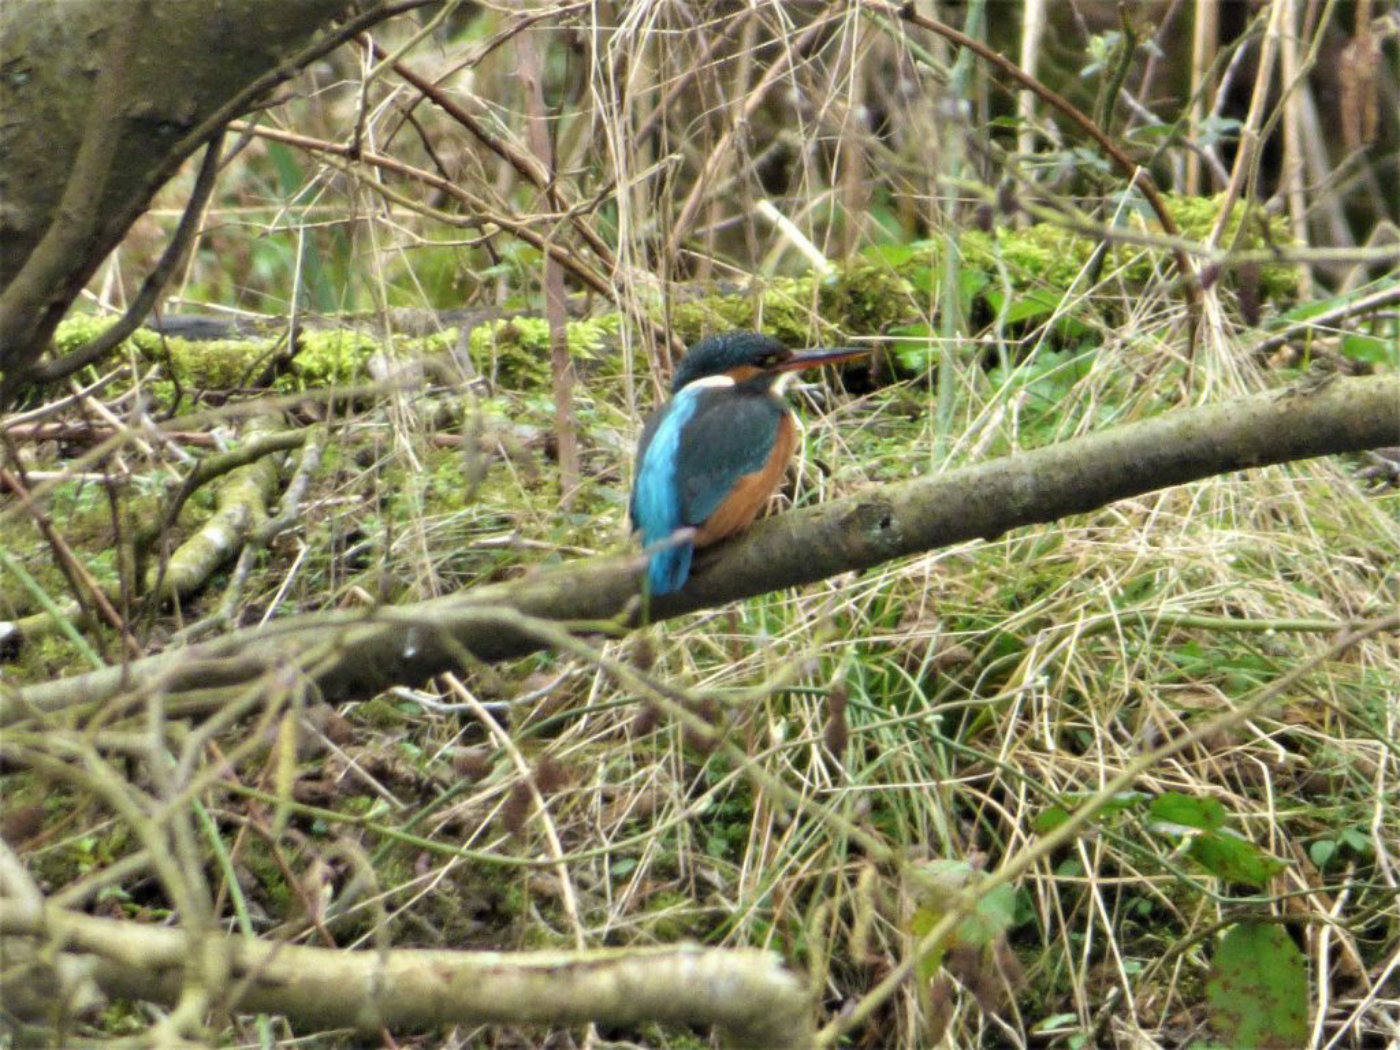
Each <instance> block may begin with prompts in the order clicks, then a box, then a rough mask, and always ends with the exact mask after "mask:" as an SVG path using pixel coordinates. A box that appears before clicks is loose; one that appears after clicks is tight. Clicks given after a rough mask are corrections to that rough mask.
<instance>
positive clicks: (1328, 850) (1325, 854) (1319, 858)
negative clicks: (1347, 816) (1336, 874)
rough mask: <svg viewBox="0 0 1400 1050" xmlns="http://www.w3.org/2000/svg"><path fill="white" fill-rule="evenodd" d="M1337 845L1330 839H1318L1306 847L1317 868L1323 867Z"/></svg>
mask: <svg viewBox="0 0 1400 1050" xmlns="http://www.w3.org/2000/svg"><path fill="white" fill-rule="evenodd" d="M1337 846H1338V844H1337V843H1336V842H1334V841H1333V840H1332V839H1318V840H1317V841H1316V842H1314V843H1313V844H1312V845H1311V846H1309V847H1308V856H1309V857H1310V858H1312V862H1313V863H1314V864H1316V865H1317V866H1318V867H1319V868H1325V867H1327V862H1328V861H1330V860H1331V859H1332V858H1333V857H1334V856H1335V855H1336V853H1337Z"/></svg>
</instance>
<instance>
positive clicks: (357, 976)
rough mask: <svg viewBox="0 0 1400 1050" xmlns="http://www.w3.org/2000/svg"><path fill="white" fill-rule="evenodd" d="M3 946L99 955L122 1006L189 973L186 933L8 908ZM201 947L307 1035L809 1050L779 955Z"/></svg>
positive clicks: (242, 996)
mask: <svg viewBox="0 0 1400 1050" xmlns="http://www.w3.org/2000/svg"><path fill="white" fill-rule="evenodd" d="M0 934H3V935H4V936H5V937H7V938H11V937H25V938H40V939H42V941H43V942H44V943H45V944H46V946H52V947H54V948H58V949H60V950H63V951H66V952H75V951H76V952H83V953H88V954H90V955H94V956H96V957H97V961H96V963H95V965H93V966H91V968H90V969H88V968H85V973H86V974H87V975H89V976H90V977H91V979H92V980H93V981H94V982H95V983H96V985H97V986H98V988H100V989H101V990H102V991H103V992H104V993H105V994H107V995H110V996H116V997H120V998H125V999H145V1000H150V1001H155V1002H161V1003H174V1002H176V1000H177V999H178V998H179V996H180V990H181V987H182V984H183V982H184V979H185V971H186V968H187V966H189V965H190V960H191V946H190V943H189V938H188V936H187V935H186V933H185V931H182V930H175V929H165V928H160V927H155V926H147V925H143V924H140V923H135V922H120V921H116V920H112V919H103V918H97V917H95V916H90V915H83V914H80V913H78V912H72V911H66V910H63V909H59V908H55V907H53V906H52V905H48V906H45V905H42V904H39V903H36V902H34V901H32V900H16V899H0ZM202 941H203V944H202V947H201V950H206V949H212V950H215V951H218V952H220V953H221V954H222V955H223V956H224V958H225V960H226V962H227V967H226V970H225V972H226V973H227V974H228V977H229V982H230V987H229V988H228V989H226V991H227V993H228V995H229V999H228V1001H227V1003H226V1005H227V1007H228V1008H229V1009H232V1010H238V1011H241V1012H247V1013H255V1012H265V1013H277V1014H282V1015H284V1016H286V1017H287V1019H288V1020H289V1021H290V1022H291V1023H292V1025H293V1026H294V1027H299V1028H305V1029H311V1028H332V1027H335V1028H339V1027H346V1026H351V1027H355V1028H359V1029H361V1030H362V1031H371V1032H373V1031H378V1030H379V1029H380V1028H387V1029H390V1030H392V1031H395V1032H398V1031H404V1030H410V1029H423V1028H433V1027H437V1026H440V1025H447V1024H493V1023H501V1024H505V1023H509V1024H544V1025H571V1024H583V1023H587V1022H601V1023H604V1024H612V1025H636V1024H643V1023H647V1022H659V1023H663V1024H678V1025H690V1024H698V1025H714V1026H716V1027H718V1028H719V1029H720V1030H721V1032H722V1033H723V1034H724V1036H725V1037H726V1039H727V1040H728V1041H729V1045H731V1046H735V1047H753V1048H755V1050H757V1048H760V1047H762V1048H767V1050H784V1048H792V1050H797V1048H799V1047H804V1048H805V1047H810V1046H811V1045H812V1021H811V1004H810V1001H809V999H808V995H807V990H806V988H805V987H804V986H803V983H802V982H801V981H800V980H799V979H798V977H797V976H796V975H794V974H793V973H791V972H790V971H788V970H787V969H785V968H784V967H783V964H782V960H781V958H780V957H779V956H778V955H777V954H776V953H774V952H766V951H758V950H755V949H746V948H736V949H714V948H700V947H681V948H658V949H635V948H629V949H599V950H595V951H584V952H563V951H541V952H520V953H516V952H465V951H460V952H459V951H438V950H427V949H398V950H393V951H387V952H380V951H372V950H367V951H337V950H334V949H326V948H308V947H304V946H302V945H295V944H273V943H268V942H266V941H261V940H256V939H253V938H246V939H245V938H241V937H226V936H222V935H219V934H214V933H210V934H209V935H208V936H207V937H205V938H202Z"/></svg>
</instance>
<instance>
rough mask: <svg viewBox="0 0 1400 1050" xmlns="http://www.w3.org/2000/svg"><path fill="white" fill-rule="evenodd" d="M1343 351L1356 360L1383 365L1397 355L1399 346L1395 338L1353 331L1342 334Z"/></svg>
mask: <svg viewBox="0 0 1400 1050" xmlns="http://www.w3.org/2000/svg"><path fill="white" fill-rule="evenodd" d="M1342 353H1344V354H1346V356H1347V357H1350V358H1352V359H1353V360H1355V361H1369V362H1370V363H1371V364H1373V365H1383V364H1386V363H1387V362H1389V361H1390V360H1392V359H1393V358H1395V357H1396V356H1397V348H1396V345H1395V342H1394V340H1391V339H1381V338H1379V337H1378V336H1374V335H1358V334H1356V333H1354V332H1353V333H1350V334H1348V335H1344V336H1342Z"/></svg>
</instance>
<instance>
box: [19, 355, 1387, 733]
mask: <svg viewBox="0 0 1400 1050" xmlns="http://www.w3.org/2000/svg"><path fill="white" fill-rule="evenodd" d="M1397 406H1400V376H1396V375H1390V376H1368V377H1361V378H1336V379H1330V380H1327V381H1324V382H1323V383H1322V384H1321V385H1320V386H1317V385H1314V386H1312V387H1299V388H1290V389H1285V390H1275V391H1270V392H1267V393H1263V394H1257V395H1254V396H1252V397H1247V398H1241V399H1238V400H1235V401H1231V402H1228V403H1226V404H1219V405H1207V406H1202V407H1195V408H1185V409H1179V410H1177V411H1174V412H1168V413H1166V414H1164V415H1161V416H1156V417H1153V418H1151V419H1146V420H1142V421H1140V422H1137V423H1131V424H1128V425H1126V426H1122V427H1117V428H1115V429H1112V430H1108V431H1105V432H1103V433H1099V434H1092V435H1089V436H1087V437H1082V438H1076V439H1074V440H1071V441H1065V442H1062V443H1060V444H1057V445H1052V446H1049V447H1047V448H1041V449H1036V450H1034V451H1032V452H1023V453H1018V454H1016V455H1012V456H1007V457H1004V458H1002V459H998V460H993V461H991V462H989V463H983V464H979V465H976V466H969V467H964V468H962V469H959V470H954V471H951V472H949V473H947V474H943V475H940V476H937V477H931V478H918V479H915V480H912V481H905V482H900V483H896V484H890V485H882V486H878V487H875V488H873V489H872V490H871V491H869V492H867V493H864V494H862V495H859V496H853V497H849V498H846V499H841V500H834V501H832V502H830V503H825V504H821V505H820V506H816V507H810V508H807V509H804V510H800V511H796V512H793V513H791V514H784V515H781V516H778V517H775V518H770V519H768V520H766V521H763V522H760V523H758V524H757V525H755V526H754V527H753V528H751V529H750V530H749V531H748V532H747V533H745V534H744V535H743V536H742V537H740V538H739V539H736V540H735V541H733V542H731V543H728V544H726V545H724V546H723V547H722V548H719V549H718V550H716V551H715V552H713V553H712V554H710V555H708V556H707V557H706V558H704V559H703V564H702V565H701V566H699V567H698V568H697V571H696V573H695V574H694V575H693V576H692V578H691V581H690V583H689V584H688V585H687V586H686V587H685V588H684V589H683V590H682V591H680V592H679V593H677V594H674V595H667V596H665V597H664V598H658V599H655V600H653V602H652V605H651V610H650V612H651V617H652V619H666V618H669V617H673V616H679V615H681V614H683V613H687V612H692V611H694V610H696V609H702V608H707V607H710V606H715V605H720V604H723V603H725V602H730V601H735V600H738V599H742V598H747V597H751V596H753V595H756V594H762V593H764V592H766V591H772V590H777V589H779V588H782V587H792V586H797V585H800V584H804V583H812V582H814V581H816V580H821V579H825V578H826V577H829V576H834V575H836V574H838V573H841V572H850V571H852V570H858V569H866V568H870V567H871V566H875V565H879V564H881V563H883V562H887V561H891V560H893V559H895V558H900V557H904V556H906V555H910V554H918V553H921V552H923V551H928V550H933V549H935V548H937V547H942V546H947V545H949V544H953V543H959V542H963V541H966V540H970V539H976V538H979V537H980V538H988V539H990V538H993V537H996V536H1000V535H1001V534H1002V533H1004V532H1006V531H1008V530H1009V529H1013V528H1018V527H1020V526H1023V525H1031V524H1036V523H1039V522H1048V521H1054V520H1056V519H1057V518H1062V517H1065V516H1067V515H1070V514H1080V513H1084V512H1086V511H1090V510H1094V509H1095V508H1097V507H1101V506H1103V505H1105V504H1107V503H1111V502H1113V501H1115V500H1120V499H1126V498H1128V497H1131V496H1136V495H1139V494H1141V493H1144V492H1152V491H1156V490H1158V489H1163V488H1167V487H1169V486H1171V485H1180V484H1184V483H1186V482H1190V481H1196V480H1199V479H1201V478H1206V477H1210V476H1212V475H1216V474H1223V473H1227V472H1229V471H1233V470H1242V469H1247V468H1252V467H1261V466H1266V465H1269V464H1273V463H1286V462H1289V461H1292V460H1299V459H1307V458H1310V457H1314V456H1325V455H1334V454H1337V453H1341V452H1357V451H1361V450H1363V449H1369V448H1377V447H1380V446H1384V445H1397V444H1400V411H1398V410H1397ZM642 568H643V560H642V559H641V557H640V556H637V555H632V556H624V557H605V558H592V559H587V560H583V561H579V562H575V563H573V564H570V565H565V566H561V567H559V568H557V569H553V570H549V571H541V572H538V573H535V574H532V575H530V576H526V577H524V578H522V579H519V580H512V581H509V582H506V583H500V584H492V585H489V586H483V587H476V588H472V589H470V590H468V591H465V592H462V593H461V594H458V595H455V596H451V597H449V598H443V599H436V600H434V601H429V602H422V603H418V604H416V605H411V606H406V607H403V608H400V609H383V610H378V611H373V610H372V611H370V612H368V613H349V612H334V613H323V614H316V615H310V616H302V617H295V618H289V619H287V620H283V621H280V622H275V623H272V624H268V625H266V626H263V627H260V628H256V629H249V630H245V631H238V632H235V633H234V634H231V635H229V636H227V637H225V638H222V639H218V640H214V641H210V642H207V643H204V644H202V645H199V646H194V647H191V648H189V649H181V650H174V651H171V652H166V653H162V654H160V655H158V656H153V657H148V658H146V659H145V660H140V661H137V662H135V663H133V664H131V665H130V666H129V667H127V668H125V669H111V670H105V671H96V672H91V673H88V674H83V675H78V676H75V677H72V678H65V679H60V680H58V681H55V682H46V683H40V684H36V685H31V686H28V687H26V688H24V689H22V690H19V691H18V692H17V693H12V694H11V695H9V696H6V697H0V725H4V724H8V723H12V722H15V721H17V720H21V719H24V718H26V717H30V716H32V715H35V714H41V713H42V712H44V711H52V710H59V709H64V708H68V707H72V706H75V705H81V704H84V703H102V702H105V701H107V700H109V699H111V698H112V697H114V696H117V695H119V694H122V693H125V692H128V691H131V690H136V691H140V690H144V689H149V688H153V687H159V688H160V689H162V690H164V691H166V692H167V693H180V692H186V691H194V690H209V689H211V688H215V687H220V686H233V685H238V684H240V683H244V682H247V681H249V680H250V679H251V678H252V677H254V676H255V675H257V674H261V673H263V672H264V671H265V670H266V668H267V667H269V666H271V665H272V664H274V663H276V664H282V665H284V666H285V665H304V670H305V672H306V673H307V674H308V675H310V676H311V677H312V678H313V680H314V681H315V683H316V685H317V686H318V687H319V688H320V690H321V692H322V694H323V695H324V696H325V697H326V698H327V699H330V700H342V699H349V698H352V697H368V696H373V695H374V694H376V693H378V692H379V691H381V690H382V689H384V688H387V687H388V686H390V685H394V684H399V683H413V682H419V681H422V680H423V679H424V678H427V677H429V676H430V675H433V674H436V673H438V672H441V671H444V670H448V669H451V668H454V667H456V666H458V664H459V663H460V657H461V655H462V653H463V650H465V651H466V652H469V653H470V654H471V655H472V656H473V657H475V658H477V659H480V660H487V661H494V660H504V659H508V658H512V657H517V656H522V655H524V654H526V653H529V652H531V651H533V650H536V649H539V648H543V647H545V645H546V644H547V640H546V639H542V638H541V632H540V631H538V630H532V628H531V623H532V621H534V622H538V621H539V620H549V621H554V622H556V623H562V624H565V625H567V624H569V623H570V622H578V621H591V622H592V629H594V630H596V629H597V625H598V624H599V623H602V622H606V621H613V622H614V623H615V624H616V625H617V626H619V627H622V626H624V625H626V626H635V625H636V624H637V623H639V622H640V619H641V617H640V616H639V615H638V612H639V610H638V607H637V601H636V599H637V594H638V587H639V582H640V576H641V571H642Z"/></svg>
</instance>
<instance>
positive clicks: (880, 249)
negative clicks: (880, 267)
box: [861, 242, 915, 268]
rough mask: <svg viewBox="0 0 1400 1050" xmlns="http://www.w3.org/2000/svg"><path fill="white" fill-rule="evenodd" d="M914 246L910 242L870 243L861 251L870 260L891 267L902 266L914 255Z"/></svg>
mask: <svg viewBox="0 0 1400 1050" xmlns="http://www.w3.org/2000/svg"><path fill="white" fill-rule="evenodd" d="M914 252H915V248H914V246H913V245H912V244H892V243H889V242H886V243H884V244H872V245H871V246H870V247H869V248H866V249H865V251H863V252H861V255H863V256H864V257H865V258H867V259H869V260H870V261H871V262H881V263H884V264H885V265H886V266H889V267H891V268H894V267H898V266H902V265H904V264H905V263H907V262H908V261H909V260H910V259H912V258H913V257H914Z"/></svg>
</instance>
